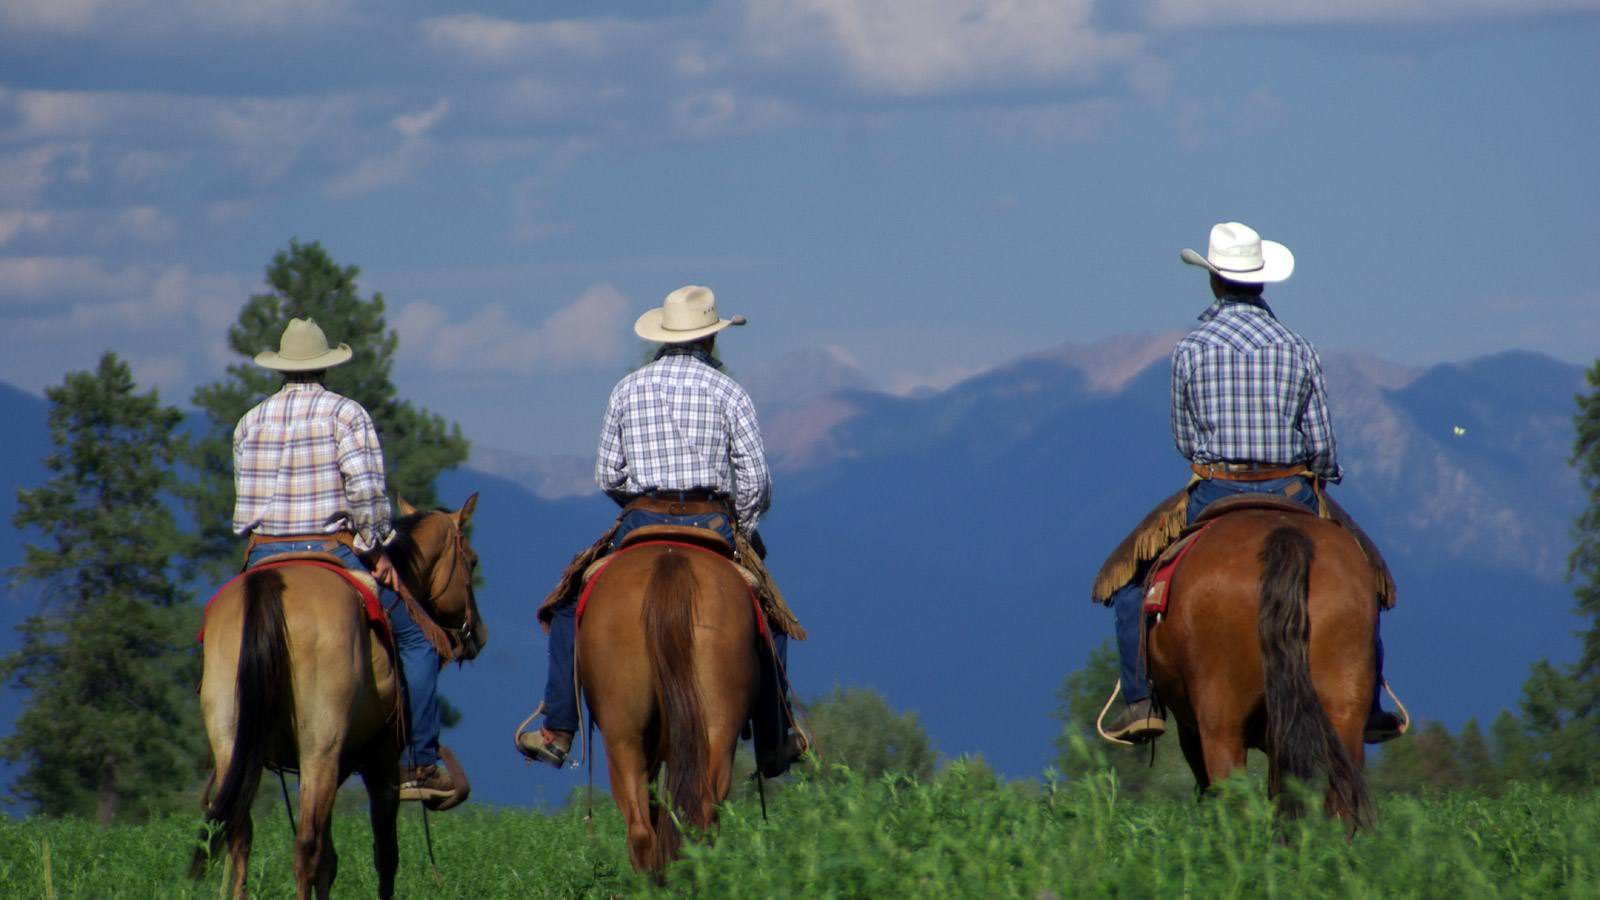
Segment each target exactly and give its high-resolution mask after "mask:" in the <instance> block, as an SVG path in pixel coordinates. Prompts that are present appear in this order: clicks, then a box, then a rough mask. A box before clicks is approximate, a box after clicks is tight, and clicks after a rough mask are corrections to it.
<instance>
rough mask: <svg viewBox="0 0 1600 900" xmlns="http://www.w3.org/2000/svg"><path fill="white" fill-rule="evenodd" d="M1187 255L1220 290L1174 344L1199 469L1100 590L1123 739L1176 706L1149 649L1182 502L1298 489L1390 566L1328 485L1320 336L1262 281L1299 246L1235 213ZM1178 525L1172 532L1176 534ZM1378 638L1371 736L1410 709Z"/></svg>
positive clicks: (1329, 429)
mask: <svg viewBox="0 0 1600 900" xmlns="http://www.w3.org/2000/svg"><path fill="white" fill-rule="evenodd" d="M1181 258H1182V259H1183V261H1184V262H1185V263H1188V264H1189V265H1194V266H1199V267H1201V268H1204V269H1206V270H1207V271H1208V272H1209V273H1210V275H1211V294H1212V297H1213V302H1212V304H1211V305H1210V306H1209V307H1208V308H1207V309H1206V310H1205V311H1204V312H1203V313H1201V315H1200V323H1201V324H1200V325H1199V327H1197V328H1195V329H1194V330H1193V331H1191V332H1190V333H1189V334H1188V335H1187V336H1186V337H1184V338H1183V339H1182V340H1180V341H1179V342H1178V344H1177V346H1176V347H1175V348H1174V349H1173V352H1172V436H1173V440H1174V442H1175V443H1176V444H1177V448H1178V452H1179V453H1182V454H1183V455H1184V456H1185V457H1186V458H1188V460H1189V461H1190V464H1191V468H1192V470H1193V472H1194V476H1195V477H1194V479H1193V481H1192V482H1191V483H1190V486H1189V487H1188V488H1186V490H1185V491H1184V492H1180V494H1179V495H1177V496H1176V497H1175V498H1174V499H1173V500H1171V501H1166V502H1164V503H1163V504H1162V505H1161V506H1160V507H1158V508H1157V509H1156V510H1155V511H1154V512H1152V513H1151V515H1150V517H1148V518H1147V519H1146V521H1145V523H1144V524H1142V525H1141V526H1140V528H1139V529H1138V530H1137V531H1135V533H1134V534H1133V535H1130V536H1129V539H1128V540H1127V541H1124V543H1123V545H1122V546H1121V547H1119V548H1118V550H1117V551H1116V552H1114V553H1113V555H1112V557H1111V559H1110V560H1108V561H1107V564H1106V567H1104V568H1103V569H1102V570H1101V576H1100V578H1099V579H1098V580H1097V583H1096V590H1095V598H1096V599H1097V600H1102V601H1105V602H1107V603H1108V605H1110V606H1111V607H1112V608H1113V609H1114V610H1115V612H1116V633H1117V650H1118V653H1119V655H1120V657H1121V690H1122V693H1123V696H1124V698H1125V701H1126V706H1125V707H1124V708H1123V710H1122V712H1121V714H1120V715H1118V716H1117V717H1116V718H1115V719H1114V720H1112V721H1111V722H1110V723H1109V724H1107V725H1106V726H1104V731H1105V734H1106V735H1107V736H1108V737H1110V738H1112V739H1114V740H1119V741H1128V742H1139V741H1147V740H1153V739H1155V738H1157V737H1159V736H1160V735H1161V734H1162V733H1163V732H1164V731H1165V729H1166V713H1165V712H1164V711H1163V710H1162V709H1161V708H1160V707H1159V706H1158V705H1157V704H1156V702H1155V701H1154V700H1153V699H1152V697H1151V688H1150V681H1149V678H1148V676H1147V674H1146V672H1145V669H1144V666H1143V665H1142V661H1141V654H1140V632H1141V627H1142V625H1143V620H1144V617H1145V616H1144V610H1143V600H1144V591H1143V585H1142V581H1143V577H1142V576H1143V570H1144V568H1145V566H1146V565H1147V564H1148V563H1149V562H1150V560H1151V559H1153V558H1154V557H1155V556H1157V555H1159V553H1160V551H1161V549H1162V546H1159V544H1164V543H1165V542H1166V541H1165V540H1159V539H1158V540H1155V541H1151V540H1148V537H1149V535H1151V534H1157V533H1160V532H1159V529H1157V525H1158V524H1159V520H1160V519H1161V518H1162V517H1163V516H1169V515H1170V513H1171V511H1174V510H1179V512H1178V515H1179V516H1180V522H1179V523H1178V527H1181V526H1182V525H1186V524H1190V523H1193V522H1194V521H1195V519H1196V518H1197V517H1199V515H1200V513H1201V512H1202V511H1203V510H1204V509H1205V507H1206V506H1208V505H1210V504H1212V503H1214V502H1216V501H1219V500H1223V499H1226V498H1229V497H1237V496H1240V495H1243V494H1252V493H1254V494H1275V495H1277V496H1279V497H1287V498H1289V499H1290V500H1293V501H1295V502H1298V503H1300V504H1302V505H1304V506H1306V507H1308V508H1309V509H1311V510H1312V511H1313V512H1318V511H1319V510H1323V509H1324V508H1329V507H1331V508H1332V509H1333V510H1334V511H1335V512H1334V514H1332V515H1331V516H1330V517H1333V518H1343V519H1344V520H1345V521H1344V522H1342V524H1346V525H1347V527H1349V528H1350V529H1351V531H1352V532H1354V533H1355V535H1356V536H1357V538H1358V539H1359V540H1360V541H1361V543H1362V545H1363V549H1364V550H1365V551H1366V552H1367V554H1368V557H1369V559H1370V560H1371V561H1373V563H1374V565H1375V566H1376V567H1377V568H1379V570H1380V571H1384V569H1385V567H1384V566H1383V564H1382V559H1381V557H1379V556H1378V555H1377V551H1376V548H1373V547H1371V545H1370V542H1369V541H1368V540H1367V539H1366V536H1365V535H1364V534H1362V533H1361V532H1360V530H1359V529H1358V528H1355V526H1354V524H1353V523H1351V522H1349V521H1348V516H1347V515H1346V514H1344V513H1343V511H1342V510H1339V509H1338V508H1337V504H1333V503H1332V500H1331V498H1328V497H1327V496H1326V495H1325V494H1324V493H1323V491H1322V487H1323V485H1325V484H1337V483H1339V481H1340V480H1341V478H1342V477H1343V472H1342V471H1341V469H1340V467H1339V463H1338V459H1337V455H1336V449H1335V442H1334V434H1333V422H1332V419H1331V417H1330V416H1329V413H1328V402H1327V392H1326V389H1325V388H1324V386H1323V380H1322V363H1321V361H1320V359H1319V358H1318V356H1317V351H1316V348H1315V347H1313V346H1312V345H1311V343H1310V342H1309V341H1307V340H1306V339H1305V338H1303V337H1301V336H1300V335H1298V334H1296V333H1295V332H1293V331H1291V330H1290V329H1289V328H1288V327H1286V326H1285V325H1283V324H1282V323H1281V322H1279V321H1278V318H1277V316H1276V315H1275V314H1274V313H1273V311H1272V308H1271V307H1270V306H1268V305H1267V302H1266V298H1265V297H1264V296H1263V293H1262V292H1263V286H1264V285H1266V284H1270V283H1275V282H1280V281H1283V280H1285V279H1287V278H1288V277H1289V275H1290V273H1291V272H1293V270H1294V256H1293V254H1291V253H1290V252H1289V249H1288V248H1287V247H1285V246H1283V245H1282V244H1279V243H1277V242H1275V241H1268V240H1263V239H1262V238H1261V237H1260V236H1259V235H1258V234H1257V233H1256V232H1255V231H1254V230H1253V229H1251V228H1250V227H1248V226H1246V225H1242V224H1240V223H1238V222H1224V223H1221V224H1218V225H1216V226H1214V227H1213V228H1212V229H1211V238H1210V244H1209V247H1208V249H1207V253H1206V255H1205V256H1203V257H1202V256H1201V255H1200V254H1198V253H1196V252H1195V251H1193V250H1188V249H1185V250H1184V251H1183V252H1182V254H1181ZM1325 514H1327V513H1325ZM1175 530H1176V528H1169V529H1168V530H1167V531H1166V532H1165V533H1164V534H1162V537H1164V538H1166V539H1170V538H1171V537H1173V536H1174V534H1173V532H1174V531H1175ZM1119 576H1120V577H1119ZM1129 577H1131V580H1130V581H1126V583H1123V579H1126V578H1129ZM1383 577H1384V578H1385V579H1387V574H1386V571H1385V572H1384V576H1383ZM1117 585H1120V587H1117ZM1112 587H1115V588H1116V589H1115V591H1114V592H1113V591H1111V590H1110V588H1112ZM1388 593H1389V594H1390V595H1391V596H1389V597H1380V601H1385V602H1387V603H1388V604H1390V605H1392V599H1393V598H1392V589H1390V590H1389V591H1388ZM1374 641H1375V644H1376V646H1375V650H1376V658H1377V678H1376V681H1375V683H1374V685H1373V697H1372V705H1371V708H1370V712H1369V714H1368V719H1367V724H1366V729H1365V732H1366V739H1367V741H1368V742H1370V743H1377V742H1381V741H1386V740H1389V739H1391V738H1394V737H1398V736H1399V735H1400V734H1401V733H1402V731H1403V726H1402V725H1401V722H1400V720H1399V719H1398V718H1397V717H1396V716H1395V715H1393V714H1392V713H1389V712H1387V711H1385V710H1384V709H1383V708H1382V707H1381V706H1380V705H1379V701H1378V695H1379V691H1380V689H1381V687H1382V685H1383V643H1382V640H1381V639H1379V638H1378V637H1377V633H1376V630H1375V631H1374Z"/></svg>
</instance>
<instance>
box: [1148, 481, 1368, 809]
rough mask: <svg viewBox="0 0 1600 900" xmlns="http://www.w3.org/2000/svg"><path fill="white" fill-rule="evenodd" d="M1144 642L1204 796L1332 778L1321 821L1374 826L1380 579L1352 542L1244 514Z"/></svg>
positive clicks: (1206, 540)
mask: <svg viewBox="0 0 1600 900" xmlns="http://www.w3.org/2000/svg"><path fill="white" fill-rule="evenodd" d="M1171 590H1172V601H1171V603H1170V605H1169V606H1168V609H1167V613H1166V615H1165V616H1164V617H1162V619H1161V620H1160V621H1159V622H1158V623H1157V624H1155V625H1153V626H1151V628H1150V631H1149V637H1148V646H1149V658H1150V676H1151V682H1152V684H1153V685H1154V687H1155V691H1156V695H1157V696H1158V697H1159V698H1160V699H1161V701H1162V702H1163V703H1165V704H1166V705H1167V707H1168V708H1169V709H1171V711H1172V713H1173V715H1174V718H1175V719H1176V720H1177V726H1178V740H1179V743H1180V745H1181V746H1182V748H1183V754H1184V758H1185V759H1187V760H1188V763H1189V767H1190V769H1191V770H1193V772H1194V777H1195V782H1196V787H1197V789H1198V790H1199V791H1200V792H1202V793H1204V792H1205V790H1206V789H1207V788H1208V787H1209V786H1210V785H1211V784H1213V783H1215V782H1217V781H1220V780H1221V779H1223V778H1225V777H1226V776H1227V775H1228V773H1230V772H1232V771H1233V770H1234V769H1237V768H1240V767H1242V766H1243V765H1244V762H1245V749H1246V748H1247V747H1248V748H1254V749H1257V750H1262V751H1264V752H1265V753H1266V754H1267V759H1268V791H1269V793H1271V794H1272V795H1273V796H1274V797H1277V798H1278V802H1279V808H1280V810H1282V811H1283V812H1284V813H1285V814H1286V815H1289V816H1293V815H1298V814H1299V812H1300V809H1299V807H1298V805H1297V804H1296V803H1295V801H1294V798H1293V797H1292V795H1289V794H1285V793H1283V790H1284V787H1285V781H1286V779H1288V778H1295V779H1298V780H1300V781H1302V782H1305V783H1307V784H1310V783H1311V782H1312V781H1313V779H1317V778H1319V777H1322V776H1326V778H1327V780H1328V790H1327V798H1326V802H1325V807H1326V809H1327V811H1328V813H1329V814H1332V815H1338V816H1341V817H1343V818H1344V819H1345V820H1346V821H1348V822H1349V823H1350V826H1351V827H1352V828H1356V827H1362V826H1366V825H1369V824H1371V822H1372V820H1373V809H1372V804H1371V800H1370V799H1369V797H1368V795H1367V787H1366V781H1365V779H1364V778H1363V777H1362V775H1361V765H1362V759H1363V752H1362V743H1361V732H1362V726H1363V724H1364V723H1365V722H1366V717H1367V708H1368V705H1369V704H1370V702H1371V699H1372V685H1373V680H1374V678H1375V670H1374V665H1375V660H1374V658H1373V649H1372V636H1373V629H1374V628H1375V627H1376V625H1377V615H1378V607H1377V603H1376V602H1375V599H1374V595H1373V568H1372V566H1371V564H1370V563H1368V561H1367V558H1366V557H1365V556H1364V555H1363V554H1362V552H1361V548H1360V546H1359V545H1358V544H1357V542H1356V540H1355V538H1353V537H1352V536H1351V534H1350V533H1349V532H1348V531H1346V530H1345V529H1343V528H1341V527H1339V526H1338V525H1335V524H1333V523H1332V522H1328V521H1326V520H1323V519H1319V518H1317V517H1315V516H1313V515H1308V514H1304V513H1299V512H1284V511H1278V510H1263V509H1247V510H1240V511H1237V512H1231V513H1228V514H1226V515H1223V516H1221V517H1220V518H1218V519H1217V521H1216V522H1215V524H1213V525H1212V526H1211V527H1210V529H1209V530H1207V531H1206V532H1204V533H1203V534H1202V535H1201V536H1200V537H1199V538H1197V543H1196V544H1195V546H1194V547H1193V549H1192V550H1190V552H1189V555H1188V557H1187V559H1186V560H1185V561H1184V562H1183V564H1182V565H1181V566H1180V567H1179V570H1178V573H1177V575H1176V577H1175V578H1174V579H1173V582H1172V586H1171Z"/></svg>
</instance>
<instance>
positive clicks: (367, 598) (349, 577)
mask: <svg viewBox="0 0 1600 900" xmlns="http://www.w3.org/2000/svg"><path fill="white" fill-rule="evenodd" d="M285 566H318V567H320V568H323V569H327V570H328V571H330V572H337V573H338V574H339V575H340V576H341V577H342V578H344V580H345V581H347V582H349V584H350V586H351V587H352V588H354V589H355V592H356V593H357V594H359V595H360V597H361V605H362V608H363V609H365V610H366V613H367V621H369V622H371V623H373V624H374V625H377V626H378V630H379V631H380V632H382V633H383V639H384V642H385V643H386V644H388V645H389V646H391V647H392V646H394V632H393V631H391V630H390V628H389V616H388V614H387V613H385V612H384V611H383V604H381V603H379V602H378V595H377V594H375V593H373V592H372V590H371V589H370V588H368V587H367V585H366V582H364V581H362V580H361V579H360V578H357V577H356V574H355V573H354V572H351V571H350V570H349V569H346V568H345V567H344V566H336V565H334V564H333V563H326V562H321V561H320V560H315V559H286V560H284V561H283V562H264V563H262V564H261V565H259V566H255V567H253V568H250V569H246V570H244V571H243V572H240V573H239V574H237V575H235V576H233V577H232V578H230V579H228V583H227V584H224V585H223V586H222V587H220V588H218V589H217V592H216V593H215V594H212V595H211V599H210V600H207V601H206V608H205V611H204V612H202V613H201V614H200V633H199V634H198V635H196V636H195V640H197V641H202V642H204V641H205V639H206V625H205V617H206V615H207V614H208V613H210V612H211V604H213V603H215V602H217V598H218V597H220V596H222V592H223V591H225V590H227V589H228V588H230V587H232V586H233V584H234V582H236V581H238V580H239V579H241V578H243V577H245V576H246V575H249V574H250V573H252V572H262V571H266V570H267V569H281V568H284V567H285Z"/></svg>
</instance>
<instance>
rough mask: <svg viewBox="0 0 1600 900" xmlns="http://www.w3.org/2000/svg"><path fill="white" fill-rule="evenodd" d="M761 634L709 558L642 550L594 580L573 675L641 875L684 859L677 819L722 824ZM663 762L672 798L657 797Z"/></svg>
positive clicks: (737, 583) (725, 572)
mask: <svg viewBox="0 0 1600 900" xmlns="http://www.w3.org/2000/svg"><path fill="white" fill-rule="evenodd" d="M756 627H757V626H756V614H755V609H754V607H753V605H752V602H751V596H750V588H749V587H748V586H747V585H746V584H745V581H744V579H743V578H742V577H741V576H740V574H739V572H738V571H737V570H736V569H735V568H734V567H733V565H731V564H730V563H729V562H728V561H727V560H726V559H723V558H721V557H720V556H719V555H718V554H716V553H713V552H712V551H709V550H704V549H701V548H698V547H689V546H685V545H682V544H673V543H644V544H638V545H635V546H633V547H630V548H628V549H624V550H622V551H619V552H618V553H617V554H616V555H615V556H614V557H613V558H612V559H611V561H610V562H609V563H608V564H607V565H606V568H605V569H604V570H603V571H602V572H601V573H600V574H598V575H597V576H595V580H594V581H593V583H592V586H591V588H590V593H589V597H588V602H587V605H586V607H585V610H584V614H583V619H582V622H581V624H580V627H579V629H578V658H577V668H578V678H579V682H580V684H582V686H583V694H584V698H585V699H586V700H587V701H588V705H589V710H590V714H591V715H593V717H594V721H595V724H596V725H598V726H599V727H600V731H601V734H602V735H603V736H604V739H605V748H606V764H607V767H608V768H609V770H610V775H611V795H612V797H613V798H614V799H615V800H616V804H617V808H618V809H620V810H621V811H622V817H623V819H624V821H625V822H626V823H627V826H628V851H629V858H630V859H631V860H632V862H633V866H634V868H635V869H638V870H640V871H650V872H653V873H659V872H660V871H661V870H662V869H663V868H664V867H665V866H666V864H667V862H668V861H670V860H671V859H672V858H674V857H675V856H676V855H677V852H678V845H679V834H678V829H677V827H676V824H675V823H674V820H673V811H674V810H676V813H677V818H678V820H679V821H682V822H685V823H687V824H688V825H690V826H691V827H693V828H696V829H705V828H709V827H711V826H712V825H713V824H715V822H716V809H717V804H718V803H721V802H722V801H723V800H724V799H726V798H727V796H728V791H729V789H730V787H731V786H732V778H733V754H734V749H735V747H736V745H737V744H738V741H739V731H740V729H741V728H742V727H743V725H744V723H745V721H746V720H747V719H749V718H750V712H751V709H752V707H753V705H754V703H755V699H756V690H757V686H758V678H759V673H760V663H759V660H758V657H757V643H756V641H757V631H756ZM663 764H665V765H666V767H667V777H666V785H665V787H666V797H665V798H661V797H656V796H654V795H653V793H652V789H653V788H654V787H655V785H656V781H657V776H658V774H659V773H660V770H661V766H662V765H663ZM663 800H665V801H666V802H662V801H663Z"/></svg>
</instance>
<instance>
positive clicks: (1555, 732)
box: [1522, 362, 1600, 789]
mask: <svg viewBox="0 0 1600 900" xmlns="http://www.w3.org/2000/svg"><path fill="white" fill-rule="evenodd" d="M1586 377H1587V381H1588V385H1589V391H1588V392H1587V393H1584V394H1579V395H1578V396H1577V397H1576V398H1574V399H1575V400H1576V401H1577V404H1578V411H1577V413H1576V414H1575V415H1574V416H1573V424H1574V426H1575V427H1576V431H1577V435H1576V437H1575V439H1574V441H1573V445H1572V465H1573V466H1575V467H1576V468H1577V470H1578V480H1579V482H1580V483H1581V484H1582V486H1583V489H1584V490H1585V491H1586V492H1587V494H1588V497H1589V505H1588V506H1587V507H1586V508H1585V509H1584V511H1583V512H1582V513H1580V514H1579V515H1578V518H1577V520H1576V521H1575V522H1574V523H1573V527H1572V537H1573V549H1572V555H1571V556H1569V557H1568V560H1567V565H1568V568H1567V576H1568V578H1569V579H1571V580H1572V581H1574V582H1576V587H1575V589H1574V594H1575V597H1576V604H1575V611H1576V612H1577V614H1578V615H1579V616H1580V617H1581V618H1582V619H1584V620H1585V624H1586V625H1587V626H1588V627H1587V628H1586V629H1585V630H1583V631H1581V632H1579V633H1578V635H1579V638H1580V640H1581V646H1580V648H1579V653H1578V661H1577V662H1576V663H1574V664H1573V665H1571V666H1564V667H1557V666H1555V665H1553V664H1551V663H1550V662H1549V661H1548V660H1541V661H1539V662H1538V663H1535V664H1534V667H1533V672H1532V673H1531V674H1530V675H1529V676H1528V680H1527V682H1525V683H1524V684H1523V688H1522V694H1523V699H1522V718H1523V721H1524V723H1525V727H1526V731H1527V736H1528V738H1529V743H1530V745H1531V749H1532V752H1531V754H1530V759H1531V761H1532V763H1533V764H1534V766H1535V767H1536V768H1537V770H1538V771H1537V772H1536V773H1534V775H1535V777H1539V778H1541V779H1542V780H1545V781H1548V782H1550V783H1552V784H1554V785H1555V786H1557V787H1560V788H1568V789H1571V788H1576V789H1588V788H1593V787H1594V786H1595V785H1597V784H1600V362H1596V363H1595V365H1594V368H1592V369H1590V370H1589V371H1588V373H1587V375H1586Z"/></svg>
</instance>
